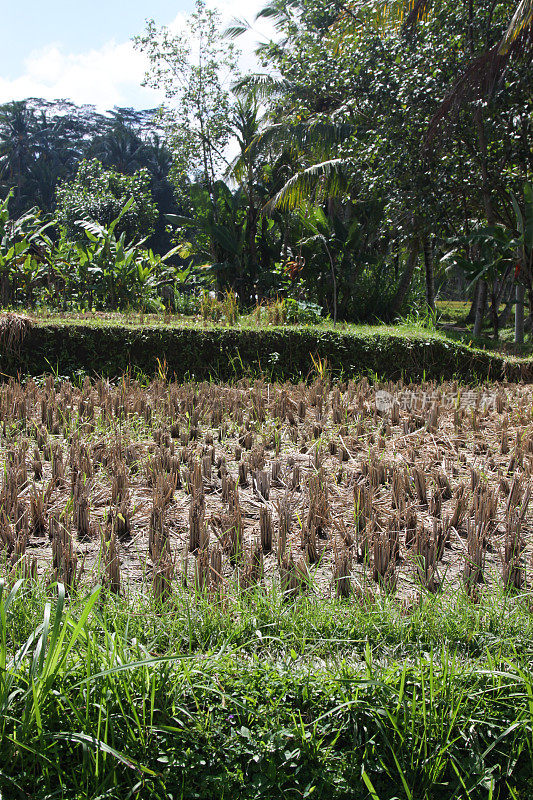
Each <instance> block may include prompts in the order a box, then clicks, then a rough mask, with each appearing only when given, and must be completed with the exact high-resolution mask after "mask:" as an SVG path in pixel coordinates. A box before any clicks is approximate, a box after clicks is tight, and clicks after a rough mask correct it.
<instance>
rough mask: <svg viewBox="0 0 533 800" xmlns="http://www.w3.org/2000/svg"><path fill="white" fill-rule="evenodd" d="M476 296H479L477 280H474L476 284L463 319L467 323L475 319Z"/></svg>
mask: <svg viewBox="0 0 533 800" xmlns="http://www.w3.org/2000/svg"><path fill="white" fill-rule="evenodd" d="M478 297H479V281H476V285H475V286H474V296H473V298H472V304H471V306H470V311H469V312H468V314H467V315H466V319H465V322H466V324H467V325H472V324H473V323H474V321H475V319H476V308H477V301H478Z"/></svg>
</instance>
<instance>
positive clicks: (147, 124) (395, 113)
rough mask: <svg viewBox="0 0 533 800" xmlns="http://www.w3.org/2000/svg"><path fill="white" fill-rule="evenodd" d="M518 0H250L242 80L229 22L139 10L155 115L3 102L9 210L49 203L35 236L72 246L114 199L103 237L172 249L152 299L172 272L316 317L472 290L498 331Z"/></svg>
mask: <svg viewBox="0 0 533 800" xmlns="http://www.w3.org/2000/svg"><path fill="white" fill-rule="evenodd" d="M528 2H529V0H523V2H522V3H521V5H520V9H519V11H520V13H519V14H518V12H517V15H515V16H514V17H513V12H514V10H515V8H514V3H512V2H500V3H494V2H489V0H475V1H474V2H469V3H464V4H454V3H451V2H450V1H449V0H440V1H439V2H435V3H433V4H430V3H424V4H423V5H421V4H416V6H415V8H414V10H413V11H412V13H409V14H407V16H406V17H405V19H404V21H403V22H401V21H400V20H401V13H400V12H399V11H398V6H397V4H392V3H387V2H385V0H384V2H383V3H381V4H377V5H374V6H372V7H370V6H366V5H364V4H358V3H348V4H346V3H345V2H341V1H340V0H334V2H329V0H328V2H326V0H318V2H315V0H313V1H312V2H311V0H271V2H270V3H269V5H267V7H266V8H265V9H264V10H263V11H262V12H261V13H260V15H259V21H260V20H261V19H262V18H268V19H269V20H270V21H272V22H273V23H274V27H275V31H276V34H275V38H274V39H273V40H271V41H266V42H263V44H262V45H261V46H260V48H259V50H258V54H259V58H260V60H261V61H262V64H263V68H264V72H263V73H261V74H256V75H247V76H244V77H243V76H241V75H240V74H239V72H238V67H237V64H238V51H237V50H236V49H235V47H234V44H233V43H232V42H231V38H236V39H238V36H239V34H240V33H242V32H243V31H244V30H246V29H247V28H248V27H249V25H248V23H246V22H243V21H240V22H238V23H237V22H236V23H235V25H234V26H233V27H232V28H231V29H230V30H229V31H226V32H225V34H224V32H223V31H222V29H221V22H220V18H219V16H218V14H217V13H216V12H214V11H212V10H210V9H208V8H207V7H206V6H205V3H204V2H203V1H202V0H198V2H197V3H196V6H195V9H194V11H193V13H192V14H191V15H190V17H189V19H188V25H187V26H186V27H185V28H183V29H182V30H181V31H179V32H178V33H174V32H172V31H171V30H169V29H166V28H158V27H157V25H156V24H155V22H153V21H150V22H149V23H148V25H147V28H146V30H145V32H144V33H143V34H142V35H140V36H138V37H136V40H135V44H136V46H137V47H138V48H139V49H140V50H142V51H143V52H144V53H146V55H147V57H148V59H149V63H150V69H149V72H148V74H147V76H146V82H147V83H148V84H149V85H150V86H152V87H155V88H158V89H160V90H162V91H163V92H164V94H165V98H166V101H165V107H164V108H163V110H162V113H161V115H159V116H156V115H155V114H154V113H153V112H133V111H131V110H128V109H118V110H116V111H115V112H113V113H111V114H108V115H99V114H97V113H95V112H94V109H92V110H91V109H87V108H82V109H76V108H75V107H73V106H68V105H67V106H65V107H63V106H62V105H61V104H58V105H53V104H52V105H50V104H45V103H43V102H40V101H39V102H38V101H31V102H30V101H27V102H26V103H12V104H8V105H7V106H4V107H3V109H2V113H1V114H0V177H1V180H2V181H3V184H4V186H5V188H6V189H8V188H9V187H11V188H12V189H13V194H12V196H11V199H10V201H9V210H10V214H11V216H12V219H14V220H18V219H19V218H20V216H21V215H22V214H24V213H26V212H27V211H28V210H29V209H30V208H33V207H34V206H36V207H39V208H40V209H41V211H42V212H54V213H55V214H56V219H57V222H58V229H57V233H54V234H53V235H52V234H50V235H51V237H52V240H53V241H54V242H57V241H58V240H61V241H63V242H65V241H70V242H74V243H76V242H77V243H79V242H80V234H81V241H83V239H84V235H83V233H82V232H81V230H80V227H79V225H78V222H79V220H82V219H83V220H88V219H91V220H93V221H94V222H96V223H99V224H100V225H103V226H104V227H107V226H109V225H110V224H111V222H112V220H114V219H116V218H117V216H119V212H120V211H121V209H122V208H123V207H124V205H125V204H126V202H128V201H129V199H130V197H132V198H133V200H134V202H133V204H132V205H130V207H129V209H128V211H127V213H124V214H123V215H121V220H120V222H119V224H118V226H117V229H116V230H117V233H120V232H124V233H125V234H126V238H125V241H126V242H132V241H134V240H135V241H137V242H138V241H139V240H141V239H146V238H147V237H149V239H148V241H147V245H148V246H149V247H151V248H152V249H153V250H154V251H156V252H159V253H163V252H167V251H169V250H170V248H171V247H172V245H176V246H177V249H175V250H174V253H173V256H172V263H173V264H174V265H175V268H176V274H177V275H178V276H179V277H178V278H177V280H176V281H172V280H171V281H170V283H171V284H173V285H172V287H171V289H172V291H171V292H170V294H172V296H174V294H175V290H176V289H177V290H181V289H182V288H183V282H184V280H185V273H186V280H187V283H188V291H190V292H196V293H197V292H198V291H199V290H201V289H211V290H213V291H214V292H218V293H219V294H221V293H224V292H225V291H227V290H229V291H231V292H232V293H234V294H235V295H236V296H237V297H238V299H239V303H240V306H241V307H246V306H248V307H250V306H253V305H255V304H256V303H257V302H261V301H262V299H263V298H267V297H276V296H282V297H287V298H292V299H294V300H295V301H297V302H311V303H317V304H319V305H320V306H321V308H322V311H323V313H325V314H329V315H330V317H331V318H332V319H333V320H334V321H336V320H337V319H349V320H361V319H366V320H376V319H393V318H395V317H397V316H398V314H404V313H405V312H406V311H408V310H410V309H416V310H418V311H420V310H421V309H426V310H427V311H429V313H434V310H435V298H436V296H437V295H438V293H439V292H441V293H443V294H447V295H448V296H451V297H454V298H459V297H460V298H461V299H463V298H467V297H470V298H471V299H473V300H474V303H473V306H472V318H473V315H474V311H475V312H476V325H475V329H474V332H475V333H476V334H479V333H480V332H481V328H482V323H483V319H484V318H485V317H487V316H488V313H487V312H488V310H489V308H490V320H491V324H492V326H493V328H494V334H495V335H496V336H497V335H498V332H499V329H500V327H501V325H503V324H504V323H505V321H506V320H507V319H508V318H509V314H510V311H511V307H512V304H513V302H514V297H515V291H516V288H517V287H518V288H519V289H520V290H522V289H523V290H524V291H525V293H526V303H527V304H528V305H529V313H530V320H529V324H530V326H531V324H532V323H533V261H532V258H533V239H532V235H533V234H532V230H533V227H532V220H533V210H532V209H533V206H532V197H533V189H532V185H533V184H532V166H533V153H532V141H533V136H532V129H531V126H532V118H533V116H532V114H533V109H532V101H531V92H530V86H531V82H532V78H533V68H532V64H531V48H530V41H529V40H530V27H531V15H530V12H529V11H528V9H529V5H528ZM511 18H512V19H513V23H512V25H511V28H509V24H510V21H511ZM510 31H511V33H510ZM513 31H514V32H513ZM166 285H167V289H168V288H169V285H170V284H169V282H168V281H167V282H166ZM130 295H131V297H130V298H129V299H128V300H127V302H128V303H129V302H135V300H134V296H135V292H133V293H130ZM167 295H168V296H169V293H168V292H167ZM76 297H77V295H76ZM162 297H163V299H164V296H163V295H161V294H160V293H158V292H157V291H156V292H155V295H154V298H153V299H154V302H156V304H157V302H159V301H160V300H161V298H162ZM517 297H518V294H517ZM18 299H20V297H19V298H18ZM71 299H72V300H73V302H77V300H75V299H74V296H72V298H71ZM13 300H14V301H15V302H16V300H17V298H16V297H15V296H14V297H13ZM25 300H26V301H28V296H26V297H25ZM47 302H48V301H47ZM114 302H116V296H115V294H113V293H111V294H110V295H109V297H107V299H106V298H105V297H101V298H100V304H104V305H105V304H106V303H107V305H108V306H109V307H110V306H111V304H112V303H114ZM520 303H522V300H520ZM502 306H505V307H504V308H503V311H502Z"/></svg>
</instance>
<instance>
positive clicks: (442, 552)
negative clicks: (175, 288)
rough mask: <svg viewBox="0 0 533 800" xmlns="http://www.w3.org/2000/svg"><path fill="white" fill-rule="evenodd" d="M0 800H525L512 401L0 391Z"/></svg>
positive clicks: (527, 746) (524, 652)
mask: <svg viewBox="0 0 533 800" xmlns="http://www.w3.org/2000/svg"><path fill="white" fill-rule="evenodd" d="M0 426H1V427H0V462H1V463H2V464H3V472H2V476H1V478H0V557H1V564H0V575H1V576H2V577H1V580H2V584H1V585H2V594H1V597H0V623H1V627H0V706H1V713H0V731H1V738H0V790H1V792H2V797H6V798H8V797H9V798H10V797H32V798H33V797H35V798H39V799H41V798H42V799H44V798H53V797H54V798H55V797H61V798H67V797H68V798H97V797H98V798H100V797H110V798H115V797H116V798H119V797H120V798H123V797H139V798H144V797H146V798H149V797H150V798H151V797H154V798H167V797H168V798H178V797H179V798H211V797H224V798H236V797H245V798H263V797H264V798H274V797H276V798H277V797H286V798H293V797H311V796H313V797H323V798H330V797H336V798H352V797H353V798H371V799H372V800H378V799H379V798H387V799H388V800H392V798H450V800H451V798H470V797H471V798H478V797H479V798H482V797H483V798H484V797H487V798H489V797H491V798H492V797H494V798H497V797H498V798H526V797H529V796H530V795H531V791H532V790H533V770H532V765H533V739H532V737H533V727H532V726H533V676H532V673H531V663H532V662H531V659H532V654H533V645H532V636H531V635H532V632H533V631H532V628H533V622H532V611H533V603H532V595H531V583H532V579H531V573H532V569H533V536H532V522H533V519H532V515H533V504H532V505H530V495H531V473H532V471H533V389H532V387H531V386H529V385H521V384H510V383H509V384H485V385H482V386H476V387H466V386H460V385H458V384H457V383H440V384H435V383H427V384H417V385H414V384H408V385H407V384H406V385H404V384H402V383H390V382H389V383H385V382H384V383H381V384H379V383H374V384H370V383H369V382H368V381H367V380H366V379H363V380H359V381H347V382H344V383H338V382H333V381H332V380H331V379H330V378H329V376H328V375H327V374H326V373H325V372H324V373H322V374H319V375H318V377H316V378H315V380H314V381H313V382H311V383H300V384H297V385H296V384H271V383H267V382H265V381H261V380H256V381H245V380H243V381H240V382H237V383H234V384H227V385H225V384H216V383H207V382H206V383H194V384H193V383H191V384H179V383H171V382H168V381H166V380H164V379H163V378H160V379H158V380H154V381H152V382H150V383H148V382H144V383H142V382H139V381H135V380H132V379H131V377H130V376H124V377H123V378H122V379H121V380H120V381H116V382H113V383H110V382H107V381H104V380H99V381H91V380H90V379H88V378H86V379H85V380H83V381H80V382H78V383H73V382H71V381H68V380H60V379H57V378H54V377H53V376H48V377H47V378H43V379H42V380H34V379H29V380H28V381H26V382H24V383H19V382H16V381H14V380H11V381H9V382H6V383H4V384H3V385H1V386H0Z"/></svg>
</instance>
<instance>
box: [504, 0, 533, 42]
mask: <svg viewBox="0 0 533 800" xmlns="http://www.w3.org/2000/svg"><path fill="white" fill-rule="evenodd" d="M521 38H522V39H529V41H530V42H531V39H532V38H533V0H520V2H519V3H518V6H517V8H516V11H515V13H514V14H513V17H512V19H511V22H510V23H509V26H508V28H507V30H506V32H505V34H504V36H503V38H502V41H501V42H500V48H499V51H498V52H499V53H500V54H502V55H503V54H506V53H508V52H509V51H510V49H511V48H512V47H513V46H514V45H515V44H517V43H518V41H519V40H520V39H521Z"/></svg>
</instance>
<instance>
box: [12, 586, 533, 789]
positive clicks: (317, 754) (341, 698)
mask: <svg viewBox="0 0 533 800" xmlns="http://www.w3.org/2000/svg"><path fill="white" fill-rule="evenodd" d="M49 592H50V597H51V599H47V598H46V597H45V596H44V595H43V594H42V589H40V588H39V587H37V586H34V587H33V588H31V587H29V586H27V585H26V587H22V586H18V585H17V586H16V587H15V588H14V589H13V590H12V592H11V594H9V595H8V594H7V590H5V591H4V593H3V596H2V599H1V602H0V615H1V622H2V626H1V628H0V667H1V670H0V708H1V710H2V713H1V714H0V727H1V731H2V735H1V737H0V763H1V768H0V786H1V787H2V791H3V797H5V798H15V797H32V798H33V800H44V798H52V797H53V798H69V800H74V799H75V798H79V799H81V798H97V797H98V798H102V797H106V798H125V797H139V798H161V800H163V798H165V799H166V798H171V797H172V798H205V800H207V798H209V799H211V798H214V797H216V798H237V797H239V798H276V800H277V798H281V797H285V798H293V797H320V798H371V799H372V800H377V799H378V798H379V800H385V799H386V800H392V798H435V800H437V798H438V799H439V800H442V799H443V798H450V800H451V798H487V797H491V798H524V799H525V798H527V797H530V796H531V790H532V788H533V787H532V782H531V776H532V765H533V761H532V756H533V749H532V748H533V743H532V726H533V700H532V698H533V674H532V672H531V667H530V665H531V658H532V656H533V645H532V641H533V638H532V633H533V616H532V614H531V606H530V598H529V597H528V596H515V597H509V596H506V595H500V594H494V595H492V596H491V597H487V598H484V599H483V600H482V601H481V603H480V604H472V603H471V602H470V601H469V600H468V599H467V598H466V597H465V596H463V595H462V593H459V594H458V595H456V596H455V597H454V598H453V599H452V598H450V597H449V596H439V597H434V598H433V597H427V598H425V599H424V600H423V601H420V602H418V601H414V602H413V603H411V604H407V603H406V602H405V601H404V602H403V603H401V602H398V601H395V600H392V599H381V600H379V599H378V600H373V601H370V600H367V601H365V600H364V599H359V600H352V601H350V602H345V603H341V602H333V601H332V602H324V601H316V600H313V599H312V598H305V597H304V598H300V599H299V600H298V601H297V602H296V603H295V604H287V603H284V602H283V600H282V598H281V597H280V595H279V594H278V593H277V592H276V589H275V588H274V589H272V590H271V591H270V592H268V593H266V592H265V591H264V590H263V591H261V592H258V593H252V594H248V595H242V594H241V595H238V594H236V595H234V596H233V597H229V596H228V597H227V598H226V599H225V600H224V602H221V603H220V604H219V605H218V606H216V605H213V602H212V600H211V601H208V600H207V599H204V598H202V597H201V596H197V597H196V598H195V597H193V596H191V595H180V594H179V593H175V594H174V595H173V597H172V598H171V599H170V600H169V601H168V603H167V605H166V606H165V607H164V608H162V607H161V606H158V605H154V601H153V600H151V599H150V597H149V595H148V594H147V595H146V596H145V595H143V594H140V595H138V596H137V597H136V598H128V599H120V598H119V599H116V598H111V597H106V598H105V602H102V596H101V595H99V594H98V590H97V591H96V593H93V594H92V595H91V596H90V598H87V597H85V598H83V597H80V598H75V599H73V600H71V602H70V603H68V602H67V603H64V598H63V596H62V594H61V593H60V594H59V601H58V600H57V597H58V593H57V588H54V589H50V590H49Z"/></svg>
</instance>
